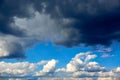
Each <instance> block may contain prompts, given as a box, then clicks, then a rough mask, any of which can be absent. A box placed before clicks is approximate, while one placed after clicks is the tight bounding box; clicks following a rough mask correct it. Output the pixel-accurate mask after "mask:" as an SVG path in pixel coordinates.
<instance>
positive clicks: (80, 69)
mask: <svg viewBox="0 0 120 80" xmlns="http://www.w3.org/2000/svg"><path fill="white" fill-rule="evenodd" d="M94 58H96V55H95V54H91V53H90V52H86V53H79V54H76V56H75V57H74V58H72V60H71V61H70V62H69V63H68V64H67V65H66V68H59V69H57V70H56V72H57V73H59V72H60V73H61V75H62V76H66V77H76V78H78V77H80V78H83V79H84V78H85V77H90V78H92V79H93V77H98V78H99V79H101V78H103V77H105V78H108V77H118V73H117V74H115V71H116V72H117V71H119V67H118V68H116V69H114V71H107V69H106V68H105V67H103V66H100V65H99V64H98V63H97V62H95V61H93V60H92V61H91V59H94ZM115 75H116V76H115ZM99 79H98V80H99ZM110 80H112V78H110Z"/></svg>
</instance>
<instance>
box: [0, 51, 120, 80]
mask: <svg viewBox="0 0 120 80" xmlns="http://www.w3.org/2000/svg"><path fill="white" fill-rule="evenodd" d="M94 58H96V55H95V54H92V53H90V52H86V53H79V54H76V56H75V57H74V58H72V59H71V61H70V62H69V63H68V64H67V65H66V67H65V68H57V67H56V65H57V63H58V61H57V60H55V59H52V60H42V61H39V62H37V63H29V62H16V63H7V62H0V65H1V67H0V75H1V77H6V76H9V77H15V76H18V77H22V79H24V77H25V80H26V79H27V78H28V77H26V76H31V77H29V78H30V79H40V80H41V79H44V80H45V79H46V80H47V79H48V78H47V77H51V78H49V79H53V78H54V77H58V78H65V79H68V80H69V79H75V78H76V79H77V78H82V79H88V80H89V79H90V80H92V79H93V78H95V79H96V80H102V79H108V80H109V79H110V80H112V79H113V78H115V79H116V78H118V79H119V74H120V68H119V67H118V68H115V69H113V70H111V71H108V70H107V69H106V68H105V67H103V66H100V65H99V64H98V63H97V62H95V61H93V60H92V59H94ZM21 65H22V66H21ZM41 66H43V68H42V69H41V68H40V67H41ZM40 69H41V70H40ZM39 77H42V78H39ZM86 77H88V78H86ZM11 79H12V78H11ZM14 79H15V78H14ZM14 79H13V80H14ZM19 79H21V78H19Z"/></svg>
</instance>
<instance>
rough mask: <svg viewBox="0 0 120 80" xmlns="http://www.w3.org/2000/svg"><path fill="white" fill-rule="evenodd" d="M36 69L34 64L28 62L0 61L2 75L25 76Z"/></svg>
mask: <svg viewBox="0 0 120 80" xmlns="http://www.w3.org/2000/svg"><path fill="white" fill-rule="evenodd" d="M35 69H36V65H35V64H33V63H29V62H17V63H6V62H0V74H1V75H2V76H9V75H12V76H26V75H30V74H29V73H30V72H33V71H34V70H35Z"/></svg>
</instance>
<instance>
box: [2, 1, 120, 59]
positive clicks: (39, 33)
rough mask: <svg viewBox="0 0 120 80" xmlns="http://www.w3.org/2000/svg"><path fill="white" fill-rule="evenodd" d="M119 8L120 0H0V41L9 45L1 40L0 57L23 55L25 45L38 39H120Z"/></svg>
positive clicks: (78, 41) (91, 42) (76, 42)
mask: <svg viewBox="0 0 120 80" xmlns="http://www.w3.org/2000/svg"><path fill="white" fill-rule="evenodd" d="M14 3H15V4H14ZM119 10H120V1H119V0H109V1H104V0H92V1H88V0H84V1H82V0H76V1H72V0H64V1H61V0H52V1H49V0H45V1H44V0H39V1H37V0H35V1H33V0H27V1H24V0H18V1H17V2H16V1H15V0H11V1H9V0H1V1H0V26H1V27H0V42H1V45H3V43H4V42H3V40H7V42H8V44H9V45H10V47H12V48H10V47H7V46H8V44H4V46H3V47H2V48H1V51H2V52H3V53H0V57H1V58H23V57H25V55H24V52H25V50H26V48H28V47H30V46H33V45H34V44H36V43H38V42H41V41H51V42H53V43H54V44H57V45H64V46H67V47H71V46H74V45H79V44H81V43H82V44H83V43H84V44H88V45H97V44H103V45H110V43H111V41H112V40H118V41H119V40H120V37H119V36H120V12H119ZM11 38H12V39H11ZM18 48H19V49H20V50H19V49H18Z"/></svg>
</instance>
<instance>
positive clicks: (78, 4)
mask: <svg viewBox="0 0 120 80" xmlns="http://www.w3.org/2000/svg"><path fill="white" fill-rule="evenodd" d="M44 3H45V4H46V7H45V9H46V13H48V14H51V16H52V17H53V18H58V19H69V20H73V21H72V22H71V23H69V24H68V26H67V29H69V28H73V29H75V30H76V31H77V33H75V32H73V31H71V33H70V34H71V36H70V37H69V38H68V40H66V41H65V42H58V43H57V44H64V45H67V46H73V45H79V44H80V43H85V44H90V45H96V44H102V45H109V44H110V43H111V41H112V40H120V0H108V1H104V0H90V1H89V0H75V1H73V0H64V1H60V0H52V1H48V0H47V1H44ZM68 34H69V33H68Z"/></svg>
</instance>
